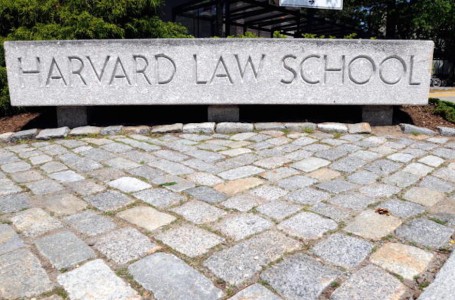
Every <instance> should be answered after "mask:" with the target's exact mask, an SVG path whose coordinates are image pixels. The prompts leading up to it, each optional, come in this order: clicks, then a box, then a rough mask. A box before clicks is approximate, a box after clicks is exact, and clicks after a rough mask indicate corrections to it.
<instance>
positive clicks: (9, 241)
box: [0, 224, 25, 255]
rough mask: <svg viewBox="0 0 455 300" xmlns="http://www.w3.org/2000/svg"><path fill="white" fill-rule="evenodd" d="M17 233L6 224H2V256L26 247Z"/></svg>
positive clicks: (0, 246) (0, 239)
mask: <svg viewBox="0 0 455 300" xmlns="http://www.w3.org/2000/svg"><path fill="white" fill-rule="evenodd" d="M24 246H25V244H24V242H23V241H22V240H21V239H20V238H19V236H18V235H17V233H16V232H15V231H14V230H13V228H11V226H9V225H6V224H0V255H2V254H5V253H7V252H10V251H13V250H16V249H19V248H22V247H24Z"/></svg>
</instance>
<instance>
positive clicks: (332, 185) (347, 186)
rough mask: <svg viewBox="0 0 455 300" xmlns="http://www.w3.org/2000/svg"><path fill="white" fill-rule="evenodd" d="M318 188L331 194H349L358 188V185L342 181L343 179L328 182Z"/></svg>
mask: <svg viewBox="0 0 455 300" xmlns="http://www.w3.org/2000/svg"><path fill="white" fill-rule="evenodd" d="M316 186H317V187H318V188H320V189H322V190H325V191H328V192H330V193H335V194H338V193H343V192H347V191H349V190H352V189H355V188H357V185H355V184H352V183H350V182H348V181H346V180H342V179H335V180H331V181H326V182H323V183H320V184H318V185H316Z"/></svg>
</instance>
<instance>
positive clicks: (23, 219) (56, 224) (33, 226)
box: [11, 208, 62, 237]
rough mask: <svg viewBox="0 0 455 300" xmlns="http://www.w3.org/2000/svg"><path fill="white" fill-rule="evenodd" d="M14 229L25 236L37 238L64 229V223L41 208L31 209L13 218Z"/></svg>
mask: <svg viewBox="0 0 455 300" xmlns="http://www.w3.org/2000/svg"><path fill="white" fill-rule="evenodd" d="M11 222H12V223H13V225H14V227H15V228H16V229H17V230H18V231H19V232H21V233H22V234H23V235H24V236H28V237H35V236H39V235H41V234H43V233H46V232H48V231H51V230H54V229H57V228H60V227H62V223H60V221H58V220H57V219H55V218H53V217H51V216H50V215H49V214H48V213H47V212H45V211H44V210H42V209H41V208H30V209H27V210H24V211H22V212H19V213H17V214H16V215H15V216H14V217H12V218H11Z"/></svg>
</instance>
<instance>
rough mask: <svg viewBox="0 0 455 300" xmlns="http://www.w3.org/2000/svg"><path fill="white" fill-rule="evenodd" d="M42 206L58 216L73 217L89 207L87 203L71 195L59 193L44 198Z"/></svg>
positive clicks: (41, 202) (40, 201)
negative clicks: (72, 215)
mask: <svg viewBox="0 0 455 300" xmlns="http://www.w3.org/2000/svg"><path fill="white" fill-rule="evenodd" d="M39 204H40V206H42V207H43V208H45V209H47V210H48V211H51V212H53V213H54V214H56V215H71V214H74V213H77V212H79V211H81V210H83V209H85V208H86V207H87V203H86V202H84V201H82V200H81V199H79V198H78V197H76V196H74V195H73V194H70V193H58V194H51V195H46V196H43V197H42V198H41V199H40V200H39Z"/></svg>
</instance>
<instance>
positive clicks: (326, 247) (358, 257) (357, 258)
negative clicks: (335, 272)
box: [312, 233, 373, 269]
mask: <svg viewBox="0 0 455 300" xmlns="http://www.w3.org/2000/svg"><path fill="white" fill-rule="evenodd" d="M372 249H373V244H372V243H370V242H367V241H364V240H361V239H358V238H355V237H350V236H347V235H344V234H339V233H336V234H333V235H331V236H329V237H328V238H327V239H326V240H324V241H321V242H319V243H318V244H317V245H316V246H314V247H313V249H312V250H313V252H314V253H315V254H316V255H317V256H319V257H321V258H322V259H324V260H326V261H328V262H330V263H332V264H334V265H338V266H341V267H344V268H347V269H350V268H354V267H356V266H358V265H359V264H360V263H361V262H362V261H363V260H364V259H365V258H366V257H367V256H368V254H369V253H370V252H371V250H372Z"/></svg>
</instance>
